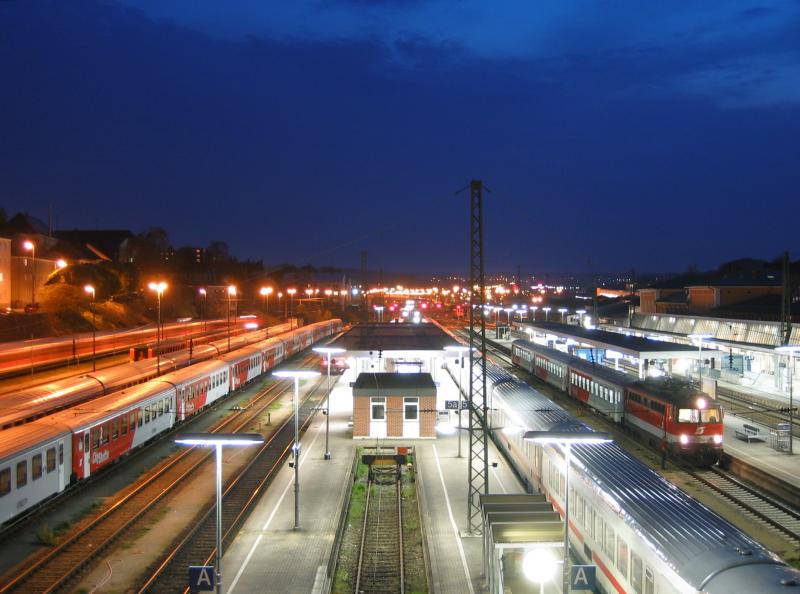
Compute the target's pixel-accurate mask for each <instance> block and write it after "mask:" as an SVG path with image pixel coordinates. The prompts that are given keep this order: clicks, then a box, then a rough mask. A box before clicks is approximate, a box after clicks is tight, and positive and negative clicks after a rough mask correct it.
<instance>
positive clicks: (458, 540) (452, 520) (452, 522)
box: [433, 444, 475, 594]
mask: <svg viewBox="0 0 800 594" xmlns="http://www.w3.org/2000/svg"><path fill="white" fill-rule="evenodd" d="M433 457H434V459H435V460H436V470H438V471H439V480H440V481H441V483H442V489H443V490H444V502H445V503H446V504H447V514H448V515H449V516H450V525H451V526H452V527H453V536H454V537H455V539H456V544H457V545H458V554H459V555H461V566H462V567H463V568H464V575H465V576H467V586H468V587H469V591H470V594H475V590H473V589H472V580H471V579H470V577H469V568H468V567H467V558H466V557H465V556H464V545H462V544H461V537H460V536H459V535H458V526H456V521H455V518H453V508H452V507H450V495H448V493H447V486H446V485H445V484H444V475H443V474H442V465H441V464H440V463H439V452H438V451H437V449H436V444H433Z"/></svg>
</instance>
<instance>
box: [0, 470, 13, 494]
mask: <svg viewBox="0 0 800 594" xmlns="http://www.w3.org/2000/svg"><path fill="white" fill-rule="evenodd" d="M10 492H11V469H10V468H4V469H3V470H0V497H2V496H3V495H8V494H9V493H10Z"/></svg>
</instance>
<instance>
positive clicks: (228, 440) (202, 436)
mask: <svg viewBox="0 0 800 594" xmlns="http://www.w3.org/2000/svg"><path fill="white" fill-rule="evenodd" d="M175 443H177V444H178V445H183V446H201V447H213V448H214V449H215V450H216V455H215V458H216V469H217V472H216V475H217V485H216V486H217V489H216V490H217V594H222V446H248V445H258V444H262V443H264V438H263V437H262V436H261V435H259V434H258V433H186V434H184V435H179V436H178V437H177V438H176V439H175Z"/></svg>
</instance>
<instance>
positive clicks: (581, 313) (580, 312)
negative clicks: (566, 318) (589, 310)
mask: <svg viewBox="0 0 800 594" xmlns="http://www.w3.org/2000/svg"><path fill="white" fill-rule="evenodd" d="M575 313H576V314H578V326H580V327H583V316H584V314H585V313H586V310H585V309H576V310H575Z"/></svg>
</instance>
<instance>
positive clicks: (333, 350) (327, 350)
mask: <svg viewBox="0 0 800 594" xmlns="http://www.w3.org/2000/svg"><path fill="white" fill-rule="evenodd" d="M314 351H315V352H317V353H322V354H324V355H327V356H328V395H327V396H326V397H325V459H326V460H330V459H331V449H330V447H329V446H328V435H329V433H330V428H331V356H332V355H336V354H340V353H344V352H345V349H342V348H339V347H328V346H321V347H314Z"/></svg>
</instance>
